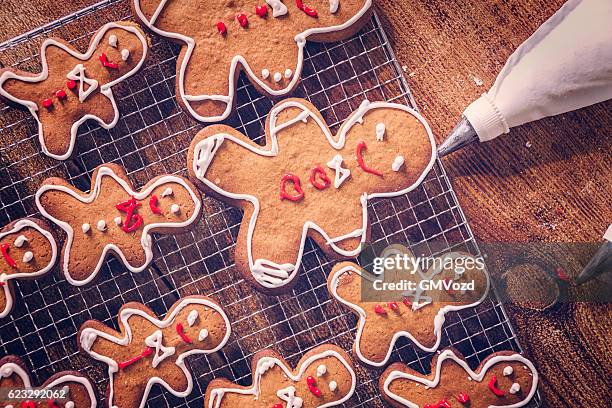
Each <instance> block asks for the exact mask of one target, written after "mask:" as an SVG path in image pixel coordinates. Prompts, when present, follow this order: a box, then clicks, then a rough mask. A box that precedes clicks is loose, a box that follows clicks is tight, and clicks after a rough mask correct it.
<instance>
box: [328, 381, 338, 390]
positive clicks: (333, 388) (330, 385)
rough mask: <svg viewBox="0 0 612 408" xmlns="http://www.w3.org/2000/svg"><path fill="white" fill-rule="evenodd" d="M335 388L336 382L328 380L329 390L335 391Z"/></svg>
mask: <svg viewBox="0 0 612 408" xmlns="http://www.w3.org/2000/svg"><path fill="white" fill-rule="evenodd" d="M337 388H338V384H337V383H336V382H335V381H330V382H329V390H330V391H331V392H334V391H336V389H337Z"/></svg>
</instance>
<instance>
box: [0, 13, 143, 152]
mask: <svg viewBox="0 0 612 408" xmlns="http://www.w3.org/2000/svg"><path fill="white" fill-rule="evenodd" d="M113 28H116V29H121V30H126V31H128V32H130V33H132V34H135V35H136V36H137V37H138V39H139V40H140V42H141V44H142V47H143V48H142V58H141V59H140V61H139V62H138V64H136V66H135V67H134V68H133V69H132V70H130V71H129V72H127V73H126V74H124V75H123V76H121V77H119V78H117V79H115V80H114V81H111V82H109V83H107V84H104V85H102V86H100V93H101V94H102V95H104V96H106V97H107V98H108V99H109V100H110V101H111V103H112V105H113V111H114V117H113V120H112V121H111V122H110V123H105V122H104V121H103V120H102V119H101V118H99V117H97V116H96V115H93V114H90V113H88V114H86V115H84V116H83V117H82V118H80V119H79V120H77V121H76V122H74V123H73V124H72V127H71V128H70V143H69V145H68V150H67V151H66V153H65V154H61V155H56V154H52V153H50V152H49V150H48V149H47V145H46V143H45V139H44V133H43V125H42V122H41V121H40V120H39V118H38V114H37V111H38V104H37V103H36V102H33V101H26V100H22V99H18V98H15V97H14V96H12V95H11V94H9V93H8V92H7V91H5V90H4V88H3V84H4V82H5V81H6V80H8V79H16V80H19V81H23V82H31V83H35V82H42V81H44V80H46V79H47V78H48V76H49V67H48V65H47V53H46V50H47V47H49V46H51V45H53V46H56V47H58V48H60V49H62V50H64V51H65V52H67V53H68V54H70V56H72V57H75V58H78V59H80V60H82V61H87V60H89V59H90V58H91V56H92V55H93V53H94V51H95V50H96V48H97V47H98V45H100V41H101V40H102V38H103V37H104V35H105V34H106V32H107V31H108V30H110V29H113ZM90 44H91V45H90V46H89V49H88V50H87V52H86V53H85V54H81V53H80V52H78V51H75V50H73V49H71V48H69V47H68V46H67V45H66V44H64V43H61V42H58V41H56V40H54V39H52V38H48V39H46V40H45V41H44V42H43V43H42V46H41V49H40V60H41V64H42V71H41V72H40V74H38V75H37V76H20V75H18V74H16V73H14V72H12V71H5V72H3V73H2V75H0V95H2V96H3V97H4V98H6V99H8V100H10V101H12V102H14V103H17V104H20V105H23V106H25V107H27V108H28V110H29V111H30V114H31V115H32V116H34V119H35V120H36V122H38V141H39V143H40V146H41V148H42V151H43V153H44V154H46V155H47V156H49V157H51V158H53V159H55V160H67V159H68V158H69V157H70V156H71V155H72V151H73V150H74V145H75V142H76V137H77V133H78V129H79V126H81V124H82V123H83V122H85V121H86V120H88V119H93V120H95V121H96V122H98V124H99V125H100V126H102V127H103V128H104V129H107V130H108V129H111V128H113V127H114V126H115V125H116V124H117V122H118V121H119V110H118V109H117V104H116V103H115V98H114V96H113V91H112V89H111V87H112V86H113V85H115V84H117V83H119V82H121V81H123V80H124V79H126V78H128V77H130V76H132V75H133V74H134V73H135V72H136V71H138V70H139V69H140V67H141V66H142V64H143V63H144V60H145V58H146V56H147V51H148V46H147V40H146V38H145V37H144V35H143V34H142V33H141V31H140V30H139V29H138V28H136V27H133V26H130V25H121V24H117V23H107V24H105V25H104V26H102V28H100V30H98V32H97V33H96V35H95V36H94V37H93V40H92V41H91V43H90Z"/></svg>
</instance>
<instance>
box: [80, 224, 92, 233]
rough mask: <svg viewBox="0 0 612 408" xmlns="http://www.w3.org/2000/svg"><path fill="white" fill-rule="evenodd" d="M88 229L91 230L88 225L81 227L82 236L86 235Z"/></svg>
mask: <svg viewBox="0 0 612 408" xmlns="http://www.w3.org/2000/svg"><path fill="white" fill-rule="evenodd" d="M90 229H91V226H90V225H89V224H88V223H85V224H83V225H81V230H83V234H87V233H88V232H89V230H90Z"/></svg>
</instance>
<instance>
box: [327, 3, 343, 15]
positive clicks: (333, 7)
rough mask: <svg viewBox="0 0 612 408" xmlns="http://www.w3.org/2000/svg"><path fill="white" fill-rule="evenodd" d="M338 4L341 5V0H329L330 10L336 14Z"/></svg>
mask: <svg viewBox="0 0 612 408" xmlns="http://www.w3.org/2000/svg"><path fill="white" fill-rule="evenodd" d="M338 6H340V0H329V12H330V13H332V14H336V13H337V12H338Z"/></svg>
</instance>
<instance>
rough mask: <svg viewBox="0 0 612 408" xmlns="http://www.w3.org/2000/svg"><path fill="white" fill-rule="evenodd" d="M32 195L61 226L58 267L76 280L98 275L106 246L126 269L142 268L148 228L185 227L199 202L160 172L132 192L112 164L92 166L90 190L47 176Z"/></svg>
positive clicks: (181, 182)
mask: <svg viewBox="0 0 612 408" xmlns="http://www.w3.org/2000/svg"><path fill="white" fill-rule="evenodd" d="M35 199H36V205H37V206H38V209H39V210H40V212H41V213H42V214H43V215H44V216H45V217H46V218H47V219H49V220H51V221H53V222H54V223H55V224H57V225H58V226H59V227H60V228H62V229H63V230H64V231H65V233H66V240H65V242H64V247H63V250H62V262H61V265H62V270H63V272H64V275H65V277H66V279H67V280H68V282H70V283H71V284H73V285H79V286H80V285H84V284H87V283H89V282H90V281H91V280H92V279H93V278H94V277H95V276H96V275H97V273H98V271H99V270H100V268H101V267H102V263H103V261H104V259H105V257H106V254H107V253H109V252H110V253H112V254H114V255H115V256H117V257H118V258H119V259H120V260H121V261H122V262H123V263H124V264H125V265H126V267H127V268H128V269H129V270H130V271H132V272H140V271H142V270H144V269H145V268H146V267H147V266H148V265H149V264H150V263H151V260H152V259H153V243H152V236H151V234H152V233H154V232H155V233H162V234H170V233H180V232H184V231H187V230H188V229H189V228H190V227H191V226H192V225H194V224H195V222H196V221H197V219H198V217H199V216H200V208H201V202H200V197H199V195H198V193H197V192H196V190H195V188H194V187H193V185H192V184H191V183H190V182H189V181H188V180H185V179H184V178H182V177H179V176H174V175H164V176H159V177H156V178H154V179H153V180H151V181H150V182H149V183H148V184H147V185H145V186H144V187H143V188H142V189H141V190H140V191H139V192H136V191H134V189H133V187H132V184H131V183H130V181H129V180H128V178H127V176H126V174H125V171H124V170H123V168H122V167H120V166H118V165H115V164H103V165H101V166H99V167H98V168H96V170H95V171H94V173H93V176H92V182H91V190H90V193H89V194H85V193H83V192H81V191H79V190H77V189H76V188H74V187H72V186H71V185H70V184H69V183H68V182H67V181H65V180H63V179H59V178H50V179H47V180H45V181H44V182H43V185H42V187H41V188H40V189H39V190H38V192H37V193H36V196H35Z"/></svg>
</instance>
